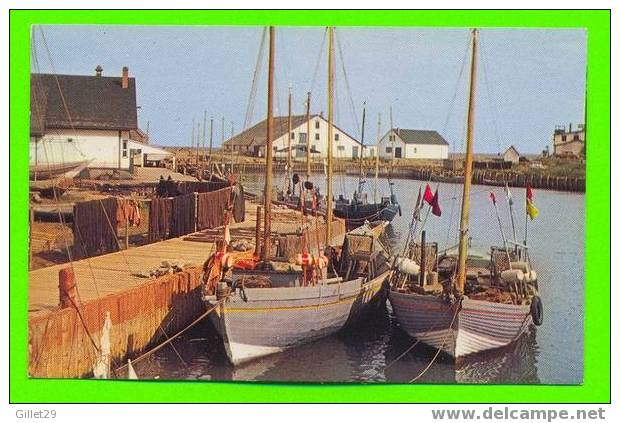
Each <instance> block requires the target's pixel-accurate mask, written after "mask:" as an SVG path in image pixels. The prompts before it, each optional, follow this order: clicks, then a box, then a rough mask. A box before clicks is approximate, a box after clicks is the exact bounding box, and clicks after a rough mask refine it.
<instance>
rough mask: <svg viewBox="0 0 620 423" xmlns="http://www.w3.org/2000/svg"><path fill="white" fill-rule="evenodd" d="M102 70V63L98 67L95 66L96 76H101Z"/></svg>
mask: <svg viewBox="0 0 620 423" xmlns="http://www.w3.org/2000/svg"><path fill="white" fill-rule="evenodd" d="M102 72H103V68H102V67H101V65H97V67H96V68H95V76H101V73H102Z"/></svg>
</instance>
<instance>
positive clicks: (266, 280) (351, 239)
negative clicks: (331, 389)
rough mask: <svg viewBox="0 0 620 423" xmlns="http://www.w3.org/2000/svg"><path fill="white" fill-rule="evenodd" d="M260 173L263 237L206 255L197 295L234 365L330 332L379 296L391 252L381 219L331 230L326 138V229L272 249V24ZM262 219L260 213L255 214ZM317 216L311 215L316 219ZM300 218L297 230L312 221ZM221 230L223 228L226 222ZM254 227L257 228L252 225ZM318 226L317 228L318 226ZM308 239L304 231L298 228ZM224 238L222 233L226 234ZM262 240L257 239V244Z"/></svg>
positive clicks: (382, 297) (383, 296)
mask: <svg viewBox="0 0 620 423" xmlns="http://www.w3.org/2000/svg"><path fill="white" fill-rule="evenodd" d="M328 33H329V64H328V69H329V72H328V73H329V79H328V99H329V104H328V121H329V128H330V131H331V130H332V129H331V128H332V125H331V122H332V118H333V107H332V102H333V100H332V99H333V69H334V68H333V59H332V57H333V56H332V55H333V51H332V50H333V28H331V27H330V28H328ZM269 38H270V42H269V46H270V48H269V76H268V89H267V92H268V100H267V136H266V139H267V142H266V163H267V166H266V169H267V172H266V178H265V189H264V196H263V197H264V229H263V239H262V243H259V242H257V243H256V246H257V249H256V251H254V252H253V253H250V254H248V253H237V254H236V253H233V252H229V251H227V250H226V248H225V245H226V242H224V243H222V245H223V246H224V248H223V249H221V250H220V251H219V252H218V253H217V254H215V255H213V256H211V257H210V258H209V260H207V262H206V263H205V266H204V273H203V277H202V281H203V286H202V298H203V301H204V302H205V304H206V307H208V308H209V309H213V310H214V312H213V313H210V317H211V320H212V322H213V324H214V325H215V328H216V329H217V332H218V333H219V335H220V336H221V338H222V340H223V342H224V347H225V350H226V353H227V355H228V358H229V360H230V362H231V363H232V364H233V365H240V364H243V363H247V362H249V361H251V360H255V359H257V358H260V357H264V356H267V355H270V354H274V353H278V352H280V351H283V350H285V349H287V348H291V347H294V346H296V345H300V344H303V343H307V342H311V341H314V340H316V339H319V338H322V337H325V336H327V335H330V334H333V333H335V332H337V331H339V330H341V329H342V328H344V327H345V326H347V325H349V324H351V323H353V322H355V321H356V320H357V319H358V318H359V317H360V316H362V315H363V314H364V313H365V312H366V311H368V310H369V309H371V308H373V307H378V306H381V305H384V304H385V301H386V299H387V278H388V276H389V255H388V254H389V252H388V248H387V247H386V246H385V244H384V243H383V242H382V240H381V234H382V232H383V229H384V228H385V226H386V223H385V222H375V223H373V224H365V225H363V226H361V227H359V228H357V229H356V230H355V231H352V232H349V233H346V234H343V236H341V237H335V238H334V237H332V223H333V220H334V217H333V213H332V204H331V194H332V186H331V184H332V182H331V175H332V163H331V150H332V146H331V139H332V134H331V133H330V134H329V139H330V143H329V144H328V165H327V166H328V172H327V173H328V174H327V204H328V207H327V210H326V222H325V237H324V238H323V239H322V240H318V237H317V239H316V241H317V242H316V244H315V245H314V246H310V244H309V243H308V242H305V243H303V244H305V245H303V244H302V245H303V246H302V250H301V251H299V254H298V255H297V256H296V259H295V261H294V262H293V263H291V262H289V261H283V260H277V259H276V258H275V257H274V255H273V254H272V248H273V244H272V240H271V199H272V177H273V175H272V171H271V169H272V160H273V157H272V141H273V113H272V110H273V63H274V52H275V51H274V28H273V27H270V28H269ZM259 222H260V218H259ZM315 222H316V219H315ZM308 225H309V223H307V224H306V226H303V227H302V228H301V233H302V234H306V235H307V234H308V233H309V232H310V231H311V229H312V228H311V227H309V226H308ZM224 232H225V234H226V233H227V230H226V229H225V230H224ZM257 233H258V230H257ZM316 233H317V234H318V231H317V232H316ZM302 237H303V238H302V239H304V240H306V241H308V238H310V237H308V236H304V235H302ZM224 239H225V240H226V239H227V235H225V236H224ZM261 244H262V245H261Z"/></svg>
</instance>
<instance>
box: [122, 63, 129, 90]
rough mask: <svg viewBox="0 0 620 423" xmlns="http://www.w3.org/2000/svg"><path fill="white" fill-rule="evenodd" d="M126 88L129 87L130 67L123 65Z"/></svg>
mask: <svg viewBox="0 0 620 423" xmlns="http://www.w3.org/2000/svg"><path fill="white" fill-rule="evenodd" d="M122 87H123V88H124V89H127V88H129V68H128V67H127V66H123V85H122Z"/></svg>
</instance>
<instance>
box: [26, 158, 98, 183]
mask: <svg viewBox="0 0 620 423" xmlns="http://www.w3.org/2000/svg"><path fill="white" fill-rule="evenodd" d="M88 163H89V161H87V160H81V161H78V162H69V163H49V164H48V163H46V164H40V165H30V180H47V179H53V178H56V177H59V176H62V175H64V174H66V173H68V172H71V171H76V170H78V169H80V168H81V169H83V168H84V167H85V166H86V165H87V164H88ZM72 176H73V175H72Z"/></svg>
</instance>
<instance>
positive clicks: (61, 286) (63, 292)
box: [58, 267, 77, 308]
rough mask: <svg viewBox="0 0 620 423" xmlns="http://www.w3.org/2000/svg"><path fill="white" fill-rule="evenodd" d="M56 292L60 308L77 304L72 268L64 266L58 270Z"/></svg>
mask: <svg viewBox="0 0 620 423" xmlns="http://www.w3.org/2000/svg"><path fill="white" fill-rule="evenodd" d="M58 294H59V305H60V308H67V307H72V306H73V305H74V304H77V285H76V283H75V273H74V272H73V268H71V267H65V268H64V269H60V271H59V272H58Z"/></svg>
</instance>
